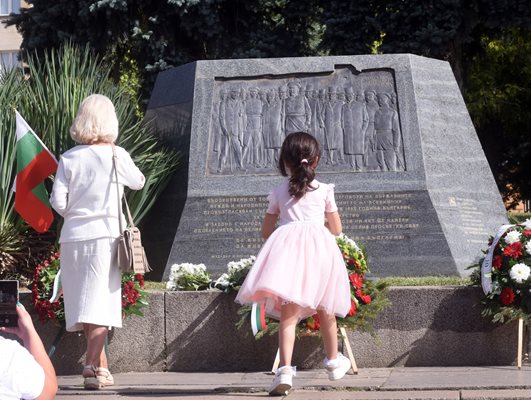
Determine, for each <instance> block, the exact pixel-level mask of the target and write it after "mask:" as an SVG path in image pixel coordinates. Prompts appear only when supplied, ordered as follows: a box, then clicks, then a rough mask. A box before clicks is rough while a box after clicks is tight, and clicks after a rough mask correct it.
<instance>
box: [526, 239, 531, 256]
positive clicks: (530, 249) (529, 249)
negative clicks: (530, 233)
mask: <svg viewBox="0 0 531 400" xmlns="http://www.w3.org/2000/svg"><path fill="white" fill-rule="evenodd" d="M525 251H527V254H530V255H531V240H530V241H528V242H527V243H526V244H525Z"/></svg>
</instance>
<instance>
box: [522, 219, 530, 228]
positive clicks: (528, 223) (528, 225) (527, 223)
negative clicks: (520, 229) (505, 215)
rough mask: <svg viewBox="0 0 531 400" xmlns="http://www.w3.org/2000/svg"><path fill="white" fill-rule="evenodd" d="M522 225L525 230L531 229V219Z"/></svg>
mask: <svg viewBox="0 0 531 400" xmlns="http://www.w3.org/2000/svg"><path fill="white" fill-rule="evenodd" d="M522 225H523V226H524V227H525V229H531V218H528V219H526V220H525V221H524V222H522Z"/></svg>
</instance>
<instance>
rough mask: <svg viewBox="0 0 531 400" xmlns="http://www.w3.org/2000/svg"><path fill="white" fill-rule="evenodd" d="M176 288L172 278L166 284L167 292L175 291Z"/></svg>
mask: <svg viewBox="0 0 531 400" xmlns="http://www.w3.org/2000/svg"><path fill="white" fill-rule="evenodd" d="M175 288H176V286H175V282H174V281H173V279H172V278H171V277H170V280H169V281H168V282H166V289H167V290H175Z"/></svg>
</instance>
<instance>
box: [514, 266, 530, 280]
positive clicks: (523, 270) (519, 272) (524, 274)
mask: <svg viewBox="0 0 531 400" xmlns="http://www.w3.org/2000/svg"><path fill="white" fill-rule="evenodd" d="M530 272H531V268H529V267H528V266H527V265H525V264H524V263H518V264H515V265H513V267H512V268H511V270H510V271H509V275H510V276H511V279H512V280H513V281H515V282H516V283H522V282H524V281H525V280H527V278H529V273H530Z"/></svg>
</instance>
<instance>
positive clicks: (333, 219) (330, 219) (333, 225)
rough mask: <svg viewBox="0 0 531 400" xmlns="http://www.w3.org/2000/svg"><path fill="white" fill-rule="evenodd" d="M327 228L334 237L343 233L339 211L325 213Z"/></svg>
mask: <svg viewBox="0 0 531 400" xmlns="http://www.w3.org/2000/svg"><path fill="white" fill-rule="evenodd" d="M325 226H326V227H327V228H328V230H329V231H330V233H332V235H334V236H337V235H339V234H340V233H341V232H342V231H343V226H342V225H341V218H340V217H339V213H338V212H337V211H336V212H331V213H325Z"/></svg>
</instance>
